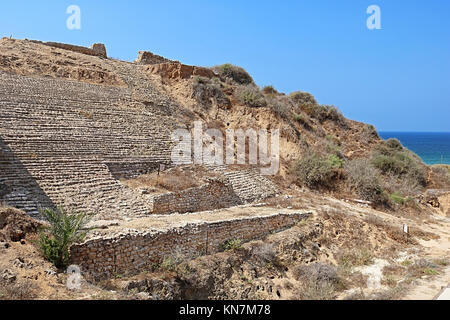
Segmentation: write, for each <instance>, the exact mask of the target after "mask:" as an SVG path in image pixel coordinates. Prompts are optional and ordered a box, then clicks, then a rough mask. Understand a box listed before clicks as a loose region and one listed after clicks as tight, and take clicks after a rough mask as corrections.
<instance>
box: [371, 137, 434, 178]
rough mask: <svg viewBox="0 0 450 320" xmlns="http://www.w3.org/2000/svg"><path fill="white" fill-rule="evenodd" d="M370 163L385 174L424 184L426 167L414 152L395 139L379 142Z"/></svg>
mask: <svg viewBox="0 0 450 320" xmlns="http://www.w3.org/2000/svg"><path fill="white" fill-rule="evenodd" d="M372 164H373V165H374V166H375V167H376V168H378V169H380V170H381V172H382V173H383V174H385V175H394V176H396V177H398V178H401V179H406V180H408V181H410V182H411V183H418V184H420V185H422V186H425V185H426V177H427V176H426V169H425V167H424V165H423V163H422V161H421V160H420V158H419V157H417V156H416V155H415V154H414V153H412V152H411V151H409V150H408V149H405V148H403V146H402V144H401V143H400V141H398V140H397V139H389V140H386V141H383V142H382V143H381V144H379V145H378V146H377V147H376V149H375V151H374V154H373V156H372Z"/></svg>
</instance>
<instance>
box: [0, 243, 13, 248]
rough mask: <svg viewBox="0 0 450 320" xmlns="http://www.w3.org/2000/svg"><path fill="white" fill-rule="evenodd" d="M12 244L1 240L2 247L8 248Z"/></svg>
mask: <svg viewBox="0 0 450 320" xmlns="http://www.w3.org/2000/svg"><path fill="white" fill-rule="evenodd" d="M10 246H11V245H10V244H9V243H8V242H0V249H8V248H9V247H10Z"/></svg>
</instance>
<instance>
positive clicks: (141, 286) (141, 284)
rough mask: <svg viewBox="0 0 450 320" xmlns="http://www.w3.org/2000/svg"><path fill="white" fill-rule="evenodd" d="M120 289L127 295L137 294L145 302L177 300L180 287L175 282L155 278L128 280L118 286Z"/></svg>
mask: <svg viewBox="0 0 450 320" xmlns="http://www.w3.org/2000/svg"><path fill="white" fill-rule="evenodd" d="M120 287H121V289H122V290H124V291H126V292H128V293H131V292H137V296H138V297H139V298H140V299H145V300H150V299H151V300H179V299H180V298H181V293H180V286H179V284H178V283H177V282H176V281H175V280H170V281H166V280H162V279H157V278H150V279H143V280H129V281H124V282H123V283H122V284H120Z"/></svg>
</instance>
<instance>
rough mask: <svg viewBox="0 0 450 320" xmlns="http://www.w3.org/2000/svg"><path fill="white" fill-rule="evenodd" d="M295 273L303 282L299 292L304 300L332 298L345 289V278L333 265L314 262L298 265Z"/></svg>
mask: <svg viewBox="0 0 450 320" xmlns="http://www.w3.org/2000/svg"><path fill="white" fill-rule="evenodd" d="M294 273H295V276H296V278H297V280H299V281H300V282H301V283H302V286H301V288H299V289H298V291H297V294H298V296H299V298H300V299H303V300H332V299H335V298H336V295H337V292H339V291H342V290H343V289H345V282H344V280H343V279H342V278H341V277H340V276H339V274H338V270H337V268H336V267H335V266H332V265H328V264H323V263H313V264H311V265H304V266H299V267H297V268H296V269H295V271H294Z"/></svg>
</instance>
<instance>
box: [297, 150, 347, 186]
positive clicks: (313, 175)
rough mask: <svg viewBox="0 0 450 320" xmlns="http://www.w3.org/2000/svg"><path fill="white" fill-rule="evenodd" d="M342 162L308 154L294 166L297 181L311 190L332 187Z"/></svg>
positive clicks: (332, 158)
mask: <svg viewBox="0 0 450 320" xmlns="http://www.w3.org/2000/svg"><path fill="white" fill-rule="evenodd" d="M340 166H341V162H340V161H337V160H336V159H335V158H334V157H328V158H327V157H323V156H319V155H317V154H315V153H308V155H306V156H305V157H303V158H302V159H300V160H298V161H297V162H296V163H295V164H294V166H293V174H294V175H295V176H296V178H297V180H298V181H299V182H300V183H301V184H304V185H306V186H307V187H309V188H319V187H331V186H332V185H333V184H334V180H335V178H336V177H337V171H336V169H338V168H339V167H340Z"/></svg>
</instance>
